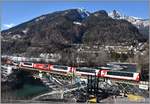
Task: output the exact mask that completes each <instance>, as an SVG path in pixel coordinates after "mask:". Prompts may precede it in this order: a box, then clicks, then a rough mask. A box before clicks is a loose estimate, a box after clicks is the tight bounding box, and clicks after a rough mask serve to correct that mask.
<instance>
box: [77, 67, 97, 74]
mask: <svg viewBox="0 0 150 104" xmlns="http://www.w3.org/2000/svg"><path fill="white" fill-rule="evenodd" d="M76 71H81V72H88V73H95V69H89V68H86V69H85V68H77V69H76Z"/></svg>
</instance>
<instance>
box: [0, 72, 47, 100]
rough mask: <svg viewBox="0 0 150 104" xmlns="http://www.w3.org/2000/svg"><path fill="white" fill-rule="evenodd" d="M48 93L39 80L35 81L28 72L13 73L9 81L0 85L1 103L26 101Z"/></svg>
mask: <svg viewBox="0 0 150 104" xmlns="http://www.w3.org/2000/svg"><path fill="white" fill-rule="evenodd" d="M48 91H50V89H49V88H48V87H46V86H45V85H44V84H43V83H42V82H41V81H40V80H39V79H35V78H33V77H32V75H31V74H30V73H29V72H24V71H19V72H15V73H13V74H12V75H11V76H10V77H9V80H8V81H7V82H5V83H1V98H2V101H5V102H7V101H8V100H27V99H32V97H34V96H37V95H40V94H43V93H46V92H48Z"/></svg>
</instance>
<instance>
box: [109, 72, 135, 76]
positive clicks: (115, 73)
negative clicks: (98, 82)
mask: <svg viewBox="0 0 150 104" xmlns="http://www.w3.org/2000/svg"><path fill="white" fill-rule="evenodd" d="M107 74H108V75H116V76H125V77H133V73H125V72H124V73H123V72H112V71H109V72H107Z"/></svg>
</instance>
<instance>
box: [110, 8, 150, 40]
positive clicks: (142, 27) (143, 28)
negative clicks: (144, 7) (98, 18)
mask: <svg viewBox="0 0 150 104" xmlns="http://www.w3.org/2000/svg"><path fill="white" fill-rule="evenodd" d="M108 16H109V17H112V18H113V19H125V20H127V21H128V22H130V23H132V24H133V25H134V26H136V27H137V28H138V29H139V32H140V33H141V34H143V35H144V36H145V38H148V37H149V26H150V22H149V20H148V19H142V18H139V17H135V16H127V15H124V14H122V13H120V12H119V11H116V10H113V11H112V12H110V13H108Z"/></svg>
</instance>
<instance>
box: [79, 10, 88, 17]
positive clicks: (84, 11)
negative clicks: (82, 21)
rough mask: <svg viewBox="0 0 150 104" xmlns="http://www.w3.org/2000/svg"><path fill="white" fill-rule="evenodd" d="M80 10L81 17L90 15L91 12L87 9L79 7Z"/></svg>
mask: <svg viewBox="0 0 150 104" xmlns="http://www.w3.org/2000/svg"><path fill="white" fill-rule="evenodd" d="M78 12H79V13H80V15H81V18H86V17H88V16H89V15H90V12H88V11H87V10H86V9H82V8H78Z"/></svg>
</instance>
